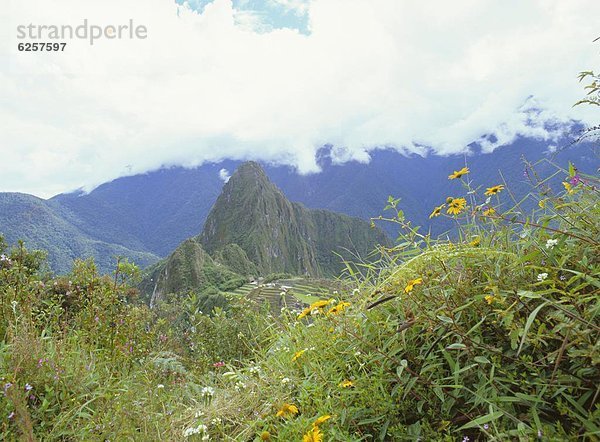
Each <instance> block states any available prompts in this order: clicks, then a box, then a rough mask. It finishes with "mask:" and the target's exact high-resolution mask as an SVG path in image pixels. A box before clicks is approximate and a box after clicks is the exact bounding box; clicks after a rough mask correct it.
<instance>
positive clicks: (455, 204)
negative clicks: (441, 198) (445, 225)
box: [447, 198, 467, 215]
mask: <svg viewBox="0 0 600 442" xmlns="http://www.w3.org/2000/svg"><path fill="white" fill-rule="evenodd" d="M466 207H467V200H466V199H464V198H452V201H450V202H449V203H448V210H447V212H448V213H449V214H450V215H458V214H459V213H460V212H462V211H463V210H465V208H466Z"/></svg>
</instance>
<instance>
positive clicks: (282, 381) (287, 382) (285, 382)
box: [281, 378, 292, 385]
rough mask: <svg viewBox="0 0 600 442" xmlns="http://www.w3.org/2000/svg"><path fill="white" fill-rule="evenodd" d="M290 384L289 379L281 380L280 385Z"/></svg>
mask: <svg viewBox="0 0 600 442" xmlns="http://www.w3.org/2000/svg"><path fill="white" fill-rule="evenodd" d="M290 382H292V380H291V379H290V378H283V379H282V380H281V383H282V384H283V385H285V384H289V383H290Z"/></svg>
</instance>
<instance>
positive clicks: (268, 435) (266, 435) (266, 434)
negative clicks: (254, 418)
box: [260, 431, 271, 441]
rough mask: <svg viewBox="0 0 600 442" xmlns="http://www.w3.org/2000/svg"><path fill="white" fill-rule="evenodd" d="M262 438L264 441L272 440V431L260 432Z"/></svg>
mask: <svg viewBox="0 0 600 442" xmlns="http://www.w3.org/2000/svg"><path fill="white" fill-rule="evenodd" d="M260 440H264V441H269V440H271V433H269V432H268V431H263V432H262V433H260Z"/></svg>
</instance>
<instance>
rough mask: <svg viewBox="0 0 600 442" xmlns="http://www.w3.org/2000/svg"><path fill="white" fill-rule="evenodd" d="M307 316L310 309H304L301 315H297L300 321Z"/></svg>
mask: <svg viewBox="0 0 600 442" xmlns="http://www.w3.org/2000/svg"><path fill="white" fill-rule="evenodd" d="M307 315H310V307H306V308H305V309H304V310H302V313H300V314H299V315H298V319H302V318H304V317H305V316H307Z"/></svg>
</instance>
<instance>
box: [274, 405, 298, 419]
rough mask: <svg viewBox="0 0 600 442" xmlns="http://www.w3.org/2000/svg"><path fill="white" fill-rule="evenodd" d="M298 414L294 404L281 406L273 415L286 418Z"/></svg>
mask: <svg viewBox="0 0 600 442" xmlns="http://www.w3.org/2000/svg"><path fill="white" fill-rule="evenodd" d="M295 414H298V407H296V406H295V405H294V404H283V405H282V406H281V408H280V409H279V411H277V413H276V414H275V415H276V416H277V417H288V416H293V415H295Z"/></svg>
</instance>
